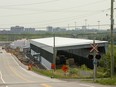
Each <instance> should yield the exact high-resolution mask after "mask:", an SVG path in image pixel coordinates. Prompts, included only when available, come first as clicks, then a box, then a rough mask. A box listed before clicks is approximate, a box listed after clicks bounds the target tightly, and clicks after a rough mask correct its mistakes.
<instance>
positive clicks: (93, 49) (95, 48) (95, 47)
mask: <svg viewBox="0 0 116 87" xmlns="http://www.w3.org/2000/svg"><path fill="white" fill-rule="evenodd" d="M91 47H92V49H91V50H90V52H93V51H96V52H99V51H98V49H97V48H98V44H95V43H94V44H91Z"/></svg>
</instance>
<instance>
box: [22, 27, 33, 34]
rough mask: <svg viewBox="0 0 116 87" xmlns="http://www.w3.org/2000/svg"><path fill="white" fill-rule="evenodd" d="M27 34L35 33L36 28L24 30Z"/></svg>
mask: <svg viewBox="0 0 116 87" xmlns="http://www.w3.org/2000/svg"><path fill="white" fill-rule="evenodd" d="M24 31H25V33H32V34H33V33H35V28H25V29H24Z"/></svg>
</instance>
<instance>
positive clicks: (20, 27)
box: [10, 26, 24, 34]
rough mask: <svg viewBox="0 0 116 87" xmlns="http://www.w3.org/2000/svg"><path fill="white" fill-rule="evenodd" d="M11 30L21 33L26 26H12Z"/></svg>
mask: <svg viewBox="0 0 116 87" xmlns="http://www.w3.org/2000/svg"><path fill="white" fill-rule="evenodd" d="M10 31H11V33H12V34H21V33H23V32H24V27H22V26H15V27H11V29H10Z"/></svg>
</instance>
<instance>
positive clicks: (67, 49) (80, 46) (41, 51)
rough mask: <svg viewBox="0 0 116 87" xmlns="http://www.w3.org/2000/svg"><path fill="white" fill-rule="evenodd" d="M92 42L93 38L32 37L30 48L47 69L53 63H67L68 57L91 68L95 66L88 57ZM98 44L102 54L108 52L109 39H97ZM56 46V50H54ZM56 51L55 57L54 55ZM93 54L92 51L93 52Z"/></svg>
mask: <svg viewBox="0 0 116 87" xmlns="http://www.w3.org/2000/svg"><path fill="white" fill-rule="evenodd" d="M91 44H93V40H88V39H77V38H64V37H48V38H41V39H31V40H30V49H31V55H32V56H35V55H38V56H37V57H36V58H37V60H38V62H40V63H41V64H42V65H43V66H44V67H46V69H51V64H53V63H54V60H55V63H56V65H62V64H65V63H66V60H67V59H70V58H72V59H74V63H75V64H76V65H82V64H85V65H87V66H88V67H89V68H92V67H93V60H90V59H88V55H89V54H90V50H91V49H92V46H91ZM95 44H98V46H97V49H98V51H99V53H100V54H101V55H102V54H104V53H106V49H107V45H108V42H107V41H99V40H95ZM54 47H55V51H54ZM54 53H55V57H54ZM91 54H92V52H91Z"/></svg>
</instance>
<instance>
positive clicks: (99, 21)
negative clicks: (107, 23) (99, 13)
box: [97, 21, 100, 30]
mask: <svg viewBox="0 0 116 87" xmlns="http://www.w3.org/2000/svg"><path fill="white" fill-rule="evenodd" d="M97 22H98V30H99V29H100V21H97Z"/></svg>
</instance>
